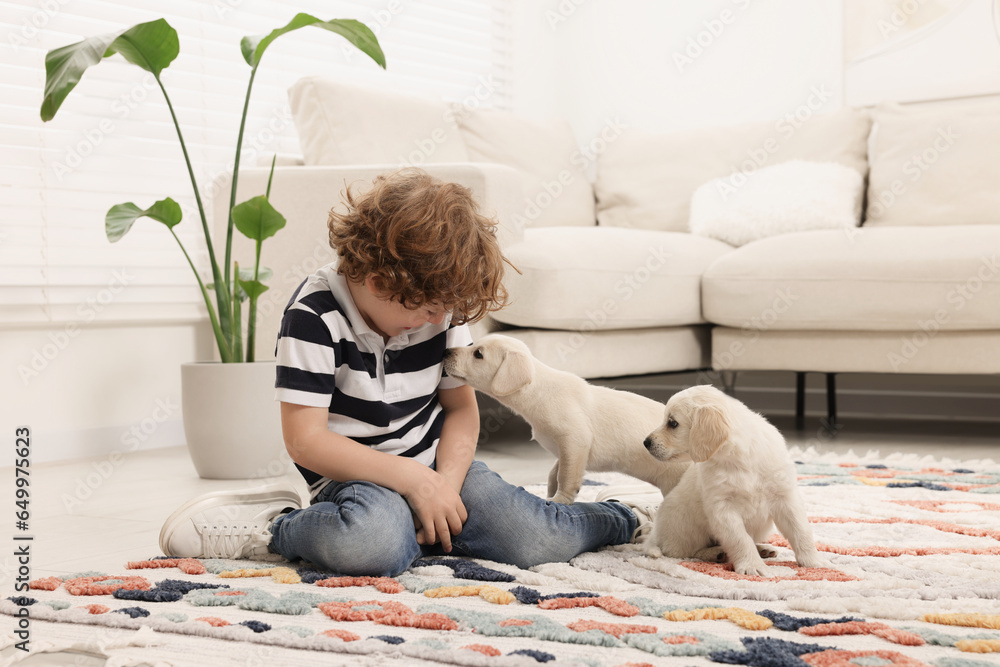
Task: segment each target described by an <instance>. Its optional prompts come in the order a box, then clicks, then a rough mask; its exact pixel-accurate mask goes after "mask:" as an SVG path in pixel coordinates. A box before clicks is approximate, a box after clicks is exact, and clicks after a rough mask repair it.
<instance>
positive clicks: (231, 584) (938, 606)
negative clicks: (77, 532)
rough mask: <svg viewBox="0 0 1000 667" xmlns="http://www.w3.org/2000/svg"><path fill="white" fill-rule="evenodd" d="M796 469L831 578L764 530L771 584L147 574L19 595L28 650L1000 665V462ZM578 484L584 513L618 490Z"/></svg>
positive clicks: (205, 571) (713, 569)
mask: <svg viewBox="0 0 1000 667" xmlns="http://www.w3.org/2000/svg"><path fill="white" fill-rule="evenodd" d="M793 455H794V456H795V457H796V458H797V466H798V472H799V479H800V485H801V488H802V491H803V494H804V496H805V498H806V503H807V511H808V513H809V516H810V518H811V521H812V522H813V528H814V530H815V534H816V541H817V544H818V546H819V548H820V550H821V551H824V552H826V554H825V555H826V556H827V558H828V559H829V560H830V561H831V563H832V564H833V565H834V567H833V568H832V569H808V568H800V567H798V566H796V565H795V563H794V557H793V555H792V553H791V551H790V550H789V549H788V548H787V544H786V543H785V542H784V540H783V539H782V538H781V537H780V536H777V535H775V536H774V538H773V539H772V541H771V542H772V544H773V545H775V546H776V547H777V551H778V557H777V558H776V559H774V560H772V561H770V563H771V564H772V565H774V566H776V568H777V570H778V572H779V574H780V576H778V577H775V578H770V579H761V578H760V577H751V576H742V575H737V574H735V573H734V572H733V571H732V569H731V568H730V567H729V566H726V565H719V564H710V563H703V562H697V561H679V560H676V559H669V558H661V559H650V558H647V557H645V556H644V555H643V554H642V552H641V551H640V550H639V549H638V548H637V547H635V546H631V545H629V546H625V547H617V548H610V549H605V550H602V551H598V552H594V553H587V554H583V555H581V556H579V557H578V558H576V559H574V560H573V561H572V562H570V563H550V564H546V565H542V566H540V567H536V568H532V569H531V570H530V571H528V570H521V569H518V568H516V567H513V566H509V565H503V564H499V563H493V562H488V561H477V560H469V559H458V558H435V559H425V560H421V561H418V562H417V563H416V564H415V565H414V567H413V568H411V569H410V570H409V571H408V572H406V573H405V574H403V575H401V576H399V577H396V578H392V579H388V578H380V579H370V578H350V577H337V576H334V575H332V574H330V573H326V572H318V571H316V570H314V569H310V568H309V567H308V566H306V565H303V564H301V563H297V564H289V563H286V562H279V563H274V562H271V563H262V562H250V561H220V560H202V561H199V560H176V559H154V560H149V561H144V562H139V563H127V564H126V563H123V564H122V565H123V567H122V569H121V570H120V571H116V572H107V573H98V572H85V573H80V574H78V575H75V576H72V577H67V578H65V579H59V578H56V577H51V578H48V579H41V580H37V581H34V582H32V585H31V587H32V590H31V592H30V599H29V600H26V601H25V602H29V603H30V606H29V607H28V609H29V610H30V614H31V619H32V620H31V622H32V645H33V646H36V648H43V647H46V646H47V647H49V648H56V647H60V646H68V645H71V644H74V643H75V644H76V645H77V647H78V648H85V649H89V650H91V651H94V652H101V651H103V653H104V654H106V655H111V656H114V661H115V662H114V664H120V665H124V664H138V663H137V662H136V661H146V662H147V663H148V664H164V665H199V664H212V665H224V664H246V665H283V664H289V665H292V664H379V665H386V664H399V665H422V664H450V665H476V666H485V667H491V666H494V665H496V666H501V665H538V664H540V663H544V664H551V665H587V666H590V667H613V666H625V665H673V664H677V665H719V664H730V665H752V666H755V667H765V666H767V667H770V666H781V667H784V666H792V665H798V666H802V665H815V666H839V667H882V666H883V665H906V666H909V667H916V666H921V665H930V666H933V667H986V666H987V665H1000V496H998V495H997V494H998V493H1000V465H997V464H995V463H993V462H992V461H981V462H966V463H963V464H959V463H955V462H947V461H936V462H931V461H929V460H925V459H918V458H916V457H891V458H888V459H877V458H874V457H873V456H872V457H868V458H858V457H847V458H845V457H841V458H833V457H832V456H823V457H820V456H816V455H815V454H813V453H812V452H811V451H810V452H798V451H794V452H793ZM588 479H589V484H588V485H587V486H585V487H584V491H583V492H582V493H581V500H586V499H588V498H592V497H593V496H594V495H595V494H596V493H597V491H598V490H599V489H600V487H601V485H604V484H608V483H615V482H622V481H629V480H627V478H623V477H622V476H619V475H607V474H597V475H590V476H588ZM533 490H535V491H536V492H538V493H542V492H543V490H542V489H541V488H540V487H539V488H537V489H533ZM19 608H20V607H19V606H18V605H17V600H16V599H14V598H7V599H5V600H2V601H0V612H2V613H4V614H8V615H15V614H17V613H18V609H19ZM14 640H15V638H13V637H11V636H8V638H7V639H6V642H7V648H10V646H11V643H12V642H13V641H14ZM0 648H3V645H2V644H0ZM10 653H11V651H9V650H8V651H5V652H4V655H9V654H10Z"/></svg>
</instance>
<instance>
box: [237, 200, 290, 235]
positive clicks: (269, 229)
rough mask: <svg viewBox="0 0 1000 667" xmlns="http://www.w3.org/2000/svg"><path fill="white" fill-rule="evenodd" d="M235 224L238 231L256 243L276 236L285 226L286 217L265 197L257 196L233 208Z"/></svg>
mask: <svg viewBox="0 0 1000 667" xmlns="http://www.w3.org/2000/svg"><path fill="white" fill-rule="evenodd" d="M232 216H233V224H234V225H236V229H238V230H240V232H241V233H242V234H243V235H244V236H246V237H247V238H250V239H253V240H254V241H263V240H264V239H266V238H268V237H271V236H274V235H275V234H277V233H278V230H279V229H281V228H282V227H284V226H285V217H284V216H283V215H281V214H280V213H278V211H277V209H275V208H274V207H273V206H271V202H269V201H268V200H267V197H265V196H264V195H257V196H256V197H254V198H253V199H248V200H246V201H245V202H243V203H242V204H237V205H236V206H234V207H233V212H232Z"/></svg>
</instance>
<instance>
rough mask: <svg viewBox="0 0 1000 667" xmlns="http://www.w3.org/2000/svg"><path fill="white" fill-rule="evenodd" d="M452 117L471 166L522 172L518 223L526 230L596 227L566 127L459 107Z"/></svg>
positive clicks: (561, 122) (574, 146)
mask: <svg viewBox="0 0 1000 667" xmlns="http://www.w3.org/2000/svg"><path fill="white" fill-rule="evenodd" d="M454 117H455V119H456V120H457V122H458V126H459V128H460V130H461V133H462V138H463V140H464V141H465V146H466V149H467V150H468V152H469V157H470V158H471V159H472V160H473V161H474V162H496V163H499V164H504V165H507V166H508V167H513V168H514V169H517V170H518V171H519V172H520V173H521V180H522V187H523V189H524V208H523V210H522V211H521V212H520V216H519V217H520V218H521V219H520V220H517V221H516V222H518V223H520V224H521V225H522V226H524V227H555V226H588V227H593V226H594V223H595V215H594V189H593V187H592V186H591V184H590V181H589V180H588V178H587V175H586V173H585V172H584V171H583V165H584V164H586V160H585V159H584V157H583V154H582V153H581V152H580V147H579V145H578V144H577V142H576V138H575V137H574V136H573V130H572V128H571V127H570V125H569V123H568V122H566V121H564V120H528V119H526V118H522V117H520V116H516V115H514V114H512V113H510V112H507V111H500V110H497V109H469V108H466V107H457V106H456V107H455V108H454Z"/></svg>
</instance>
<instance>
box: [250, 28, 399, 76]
mask: <svg viewBox="0 0 1000 667" xmlns="http://www.w3.org/2000/svg"><path fill="white" fill-rule="evenodd" d="M310 25H314V26H316V27H317V28H322V29H323V30H329V31H330V32H334V33H337V34H338V35H340V36H341V37H343V38H344V39H346V40H347V41H349V42H350V43H351V44H353V45H354V46H356V47H357V48H358V49H360V50H361V52H362V53H364V54H366V55H368V57H370V58H371V59H372V60H374V61H375V62H376V63H378V65H379V66H380V67H381V68H382V69H385V54H383V53H382V48H381V47H380V46H379V45H378V39H377V38H376V37H375V33H373V32H372V31H371V29H370V28H369V27H368V26H366V25H365V24H364V23H362V22H360V21H355V20H354V19H331V20H329V21H321V20H320V19H318V18H316V17H315V16H310V15H309V14H296V15H295V18H293V19H292V20H291V21H289V22H288V25H286V26H284V27H282V28H278V29H276V30H272V31H271V32H270V33H268V34H266V35H248V36H246V37H244V38H243V39H242V40H241V41H240V50H241V51H243V59H244V60H246V61H247V64H248V65H250V67H256V66H257V65H259V64H260V59H261V57H262V56H263V55H264V51H265V50H266V49H267V47H268V46H270V44H271V42H273V41H274V40H276V39H278V38H279V37H281V36H282V35H284V34H285V33H289V32H292V31H293V30H298V29H299V28H305V27H306V26H310Z"/></svg>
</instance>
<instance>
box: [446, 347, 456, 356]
mask: <svg viewBox="0 0 1000 667" xmlns="http://www.w3.org/2000/svg"><path fill="white" fill-rule="evenodd" d="M453 352H454V350H453V349H452V348H450V347H449V348H447V349H446V350H445V351H444V358H445V359H447V358H448V357H450V356H451V355H452V353H453Z"/></svg>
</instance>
